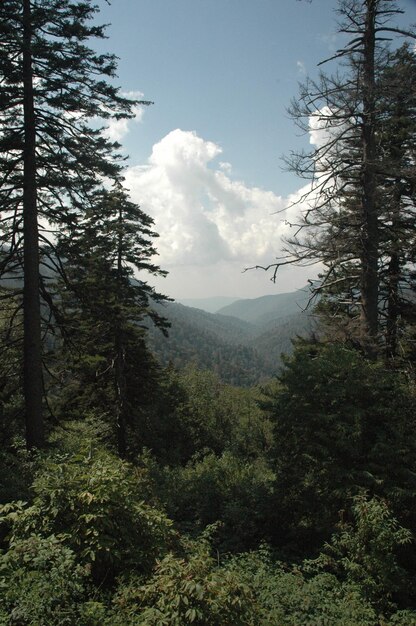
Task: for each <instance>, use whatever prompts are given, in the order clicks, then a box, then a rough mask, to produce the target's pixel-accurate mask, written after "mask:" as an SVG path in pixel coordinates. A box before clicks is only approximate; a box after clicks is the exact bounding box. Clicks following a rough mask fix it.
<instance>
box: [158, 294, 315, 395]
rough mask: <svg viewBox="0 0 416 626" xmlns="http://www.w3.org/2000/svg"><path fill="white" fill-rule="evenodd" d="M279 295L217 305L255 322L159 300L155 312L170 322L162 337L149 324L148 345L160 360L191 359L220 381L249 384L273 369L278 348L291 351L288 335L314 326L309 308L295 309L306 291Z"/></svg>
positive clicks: (276, 366)
mask: <svg viewBox="0 0 416 626" xmlns="http://www.w3.org/2000/svg"><path fill="white" fill-rule="evenodd" d="M279 296H283V297H277V298H276V297H275V296H265V297H264V298H256V299H254V300H248V301H247V300H246V301H243V300H241V301H239V302H234V303H233V304H232V305H231V306H227V307H224V308H223V309H221V310H222V311H229V310H230V309H232V308H234V310H236V311H237V313H239V314H240V315H245V316H246V317H250V318H251V319H252V320H256V322H254V321H253V322H248V321H246V320H244V319H239V318H238V317H232V316H229V315H222V314H220V313H217V314H212V313H207V312H206V311H201V310H200V309H196V308H193V307H187V306H184V305H182V304H178V303H175V302H174V303H168V304H167V305H164V306H159V307H157V309H158V312H159V313H161V314H162V315H164V316H165V317H167V318H168V319H169V320H170V322H171V324H172V326H171V329H170V331H169V337H168V338H165V337H163V335H162V334H161V333H160V331H158V330H157V329H155V328H151V329H150V330H149V344H150V347H151V349H152V350H153V351H154V352H155V354H156V356H157V357H158V359H159V360H160V361H161V362H162V363H163V364H165V365H167V364H168V363H172V364H173V365H174V366H176V367H183V366H184V365H186V364H187V363H189V362H193V363H195V364H196V365H197V366H198V367H200V368H205V369H212V370H214V371H216V372H217V373H218V374H219V376H220V377H221V378H222V380H224V381H226V382H229V383H232V384H236V385H243V386H245V385H253V384H255V383H258V382H260V381H263V380H265V379H267V378H270V377H271V376H273V375H275V374H276V373H277V372H278V370H279V367H280V364H281V354H282V352H284V353H290V352H291V351H292V342H291V339H292V338H294V337H296V336H303V337H305V336H307V335H308V334H310V333H311V331H312V330H314V327H315V323H314V321H313V320H311V315H310V312H309V311H302V310H300V308H299V305H298V304H297V303H298V302H302V300H301V297H302V296H303V297H304V302H305V304H306V297H308V296H307V294H300V293H299V292H296V293H292V294H279ZM240 304H241V305H243V306H242V307H240V306H239V305H240ZM287 311H290V313H289V314H288V313H287Z"/></svg>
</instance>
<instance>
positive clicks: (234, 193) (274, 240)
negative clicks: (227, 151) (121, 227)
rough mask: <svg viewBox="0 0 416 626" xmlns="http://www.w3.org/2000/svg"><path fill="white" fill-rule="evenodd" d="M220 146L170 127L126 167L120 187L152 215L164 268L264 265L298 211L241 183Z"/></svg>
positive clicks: (271, 256) (274, 252)
mask: <svg viewBox="0 0 416 626" xmlns="http://www.w3.org/2000/svg"><path fill="white" fill-rule="evenodd" d="M221 154H222V149H221V147H220V146H219V145H217V144H215V143H213V142H211V141H206V140H204V139H202V138H201V137H199V136H198V135H197V134H196V133H195V132H190V131H183V130H180V129H177V130H174V131H172V132H170V133H169V134H168V135H166V136H165V137H163V139H161V141H159V142H158V143H157V144H155V145H154V146H153V151H152V154H151V156H150V158H149V160H148V163H147V164H146V165H144V166H138V167H137V166H136V167H131V168H129V169H128V170H127V173H126V187H127V188H128V189H129V190H130V193H131V196H132V198H133V200H134V201H135V202H137V203H138V204H140V205H141V206H142V208H143V209H144V210H145V211H146V213H148V214H149V215H151V216H152V217H153V218H154V220H155V228H156V230H157V232H158V233H159V235H160V238H159V240H158V241H157V248H158V252H159V255H160V258H159V261H160V263H161V265H162V266H163V267H169V266H175V265H182V266H185V265H192V266H206V265H209V264H213V263H220V262H229V263H238V264H240V266H241V267H244V266H245V265H255V264H263V263H270V262H271V261H272V260H273V258H275V257H276V255H277V254H278V253H279V250H281V248H282V243H281V237H282V236H283V235H287V234H289V228H290V227H289V225H288V222H290V221H293V219H294V213H295V212H296V213H297V211H298V209H297V208H293V207H292V208H291V209H286V206H287V205H288V203H290V199H287V198H286V199H284V198H282V197H280V196H278V195H276V194H274V193H273V192H271V191H265V190H263V189H260V188H258V187H248V186H247V185H246V184H245V183H244V182H242V181H236V180H233V179H232V178H231V175H230V166H229V164H226V163H224V162H217V159H218V157H220V155H221Z"/></svg>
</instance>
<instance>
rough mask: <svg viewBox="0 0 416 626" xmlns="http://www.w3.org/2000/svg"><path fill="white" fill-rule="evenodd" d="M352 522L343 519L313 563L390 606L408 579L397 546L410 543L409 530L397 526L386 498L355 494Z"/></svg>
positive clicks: (382, 607) (383, 605)
mask: <svg viewBox="0 0 416 626" xmlns="http://www.w3.org/2000/svg"><path fill="white" fill-rule="evenodd" d="M353 514H354V524H351V523H347V522H343V523H341V524H340V525H339V530H338V532H337V533H336V534H335V535H334V536H333V537H332V540H331V542H330V543H329V544H326V546H325V547H324V550H323V553H322V554H321V556H320V557H319V558H318V559H317V560H316V561H315V564H316V565H321V566H324V567H326V568H330V569H331V570H332V571H334V572H335V573H336V574H337V575H338V576H339V577H341V578H343V579H344V580H346V581H348V582H350V583H353V584H355V585H357V586H359V588H360V589H361V592H362V593H363V595H364V596H365V597H366V598H367V599H368V600H369V601H371V602H372V604H373V605H374V606H376V607H378V608H379V609H380V610H385V611H386V610H387V611H388V610H391V609H392V607H393V606H394V605H393V603H392V599H393V598H394V596H395V594H396V593H397V592H400V591H403V590H406V589H407V588H408V586H409V582H410V581H409V579H408V576H407V575H406V572H405V571H404V569H403V568H402V567H401V566H400V564H399V562H398V558H397V549H398V548H399V547H400V546H406V545H407V546H408V545H409V544H411V543H412V539H413V538H412V534H411V532H410V531H409V530H408V529H407V528H403V527H402V526H400V524H399V522H398V521H397V519H396V518H395V517H394V516H393V515H392V513H391V511H390V510H389V508H388V506H387V504H386V502H384V501H382V500H380V499H378V498H372V499H370V500H369V499H367V498H366V497H364V496H357V497H356V498H355V500H354V506H353Z"/></svg>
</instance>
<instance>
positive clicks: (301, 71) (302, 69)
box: [296, 61, 306, 76]
mask: <svg viewBox="0 0 416 626" xmlns="http://www.w3.org/2000/svg"><path fill="white" fill-rule="evenodd" d="M296 67H297V68H298V73H299V74H301V75H302V76H305V75H306V67H305V63H304V62H303V61H296Z"/></svg>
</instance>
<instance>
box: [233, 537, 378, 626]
mask: <svg viewBox="0 0 416 626" xmlns="http://www.w3.org/2000/svg"><path fill="white" fill-rule="evenodd" d="M228 568H229V570H231V571H234V572H235V573H236V574H237V575H238V576H239V577H240V579H241V580H243V581H245V582H246V584H249V585H250V588H251V590H252V593H253V594H254V598H255V606H256V611H257V612H256V619H255V621H254V622H253V624H256V626H270V625H271V624H273V625H274V624H276V626H277V625H278V626H378V624H379V622H378V619H377V614H376V612H375V611H374V609H373V608H372V607H371V605H370V604H369V603H368V602H367V601H366V600H365V599H364V598H363V596H362V594H361V593H360V589H359V588H358V587H357V586H355V585H351V584H348V583H341V582H340V581H339V580H338V579H337V578H336V576H334V575H331V574H327V573H324V574H322V573H320V574H317V575H315V576H312V577H311V576H308V575H307V574H305V573H304V572H303V571H302V568H299V567H291V566H286V565H284V564H282V563H275V562H273V560H272V559H271V558H270V555H269V553H268V552H267V550H265V549H264V548H263V549H262V550H260V551H258V552H254V553H251V554H245V555H240V556H238V557H235V558H234V559H233V560H232V561H231V563H230V564H229V566H228Z"/></svg>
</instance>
